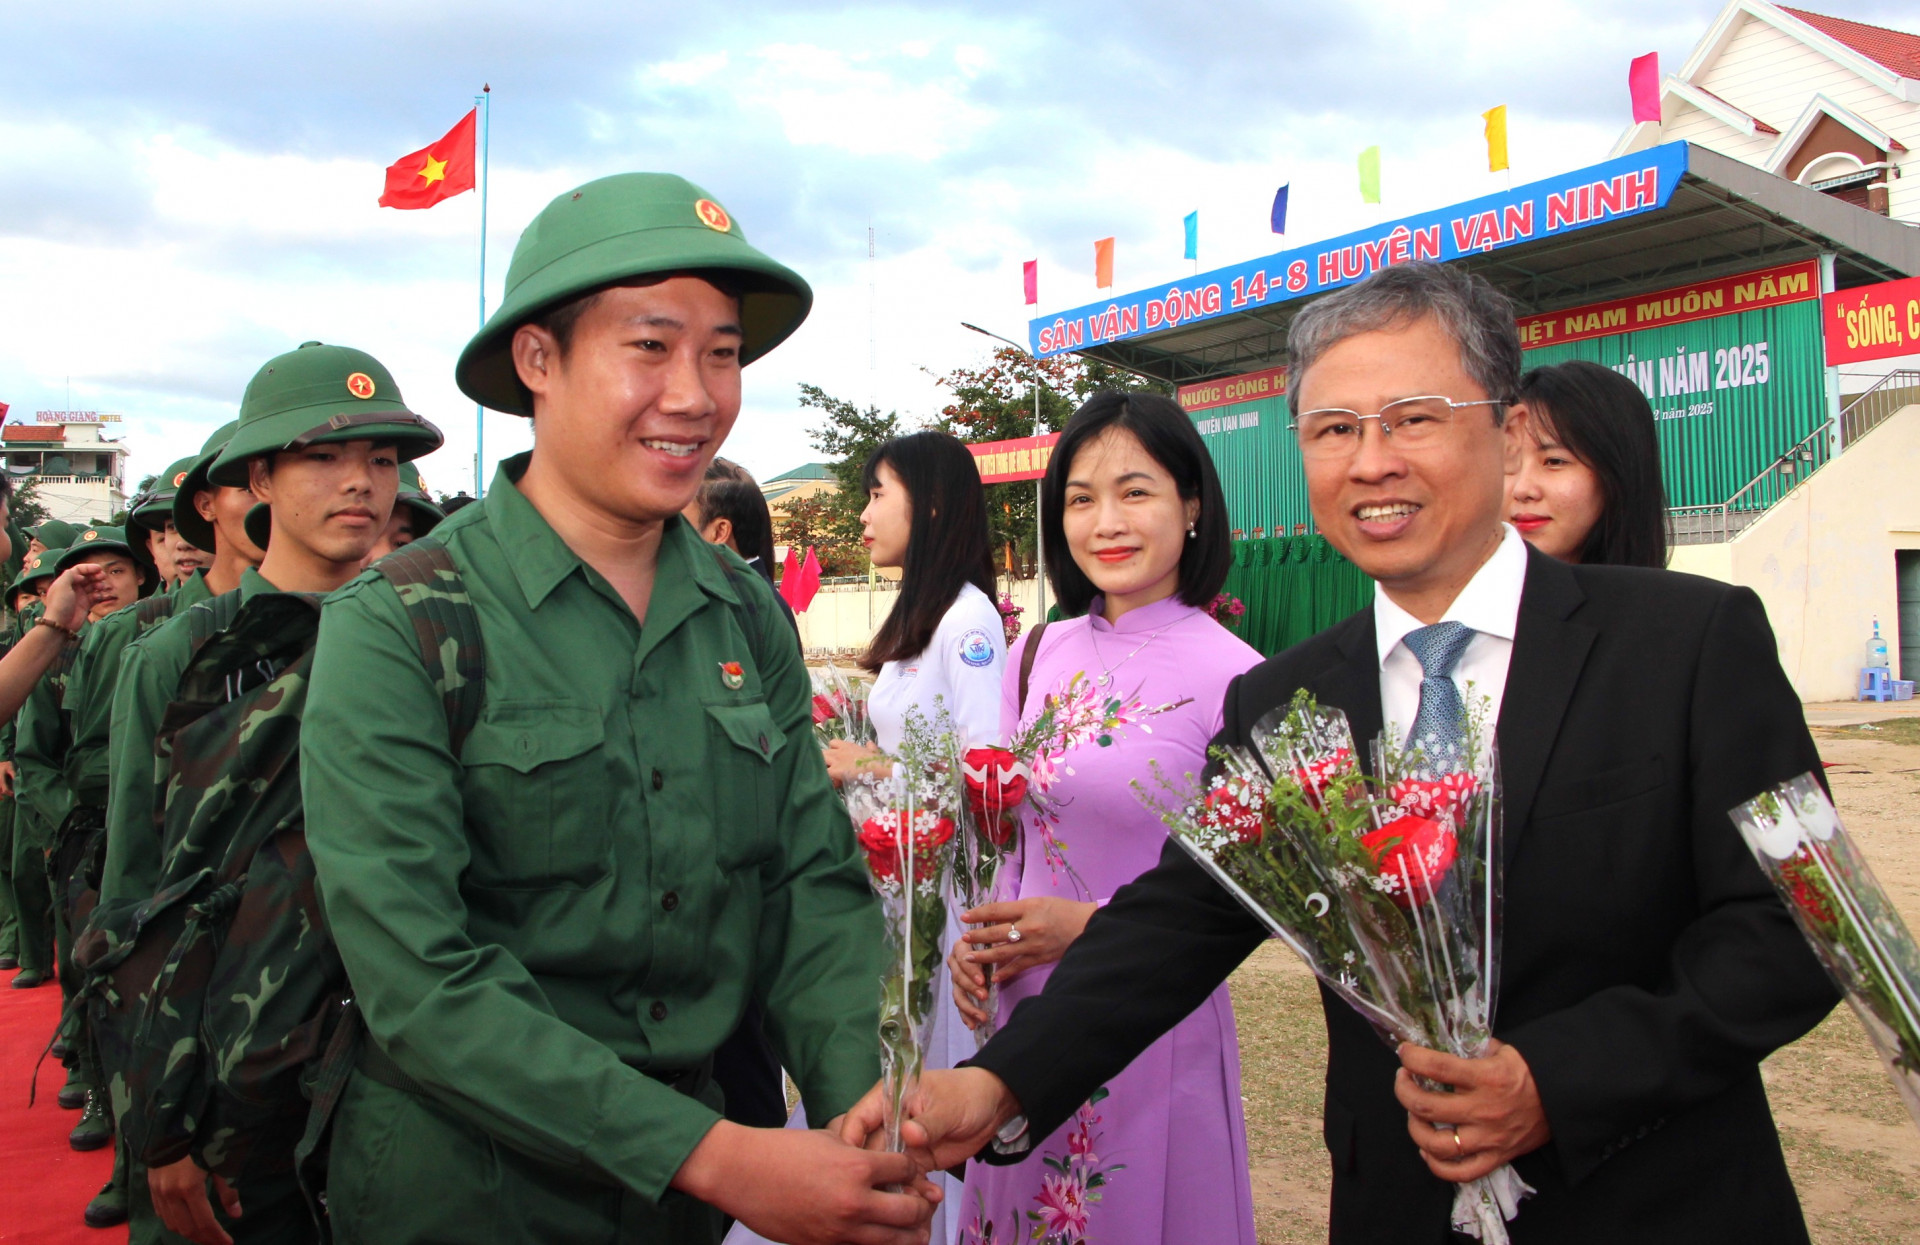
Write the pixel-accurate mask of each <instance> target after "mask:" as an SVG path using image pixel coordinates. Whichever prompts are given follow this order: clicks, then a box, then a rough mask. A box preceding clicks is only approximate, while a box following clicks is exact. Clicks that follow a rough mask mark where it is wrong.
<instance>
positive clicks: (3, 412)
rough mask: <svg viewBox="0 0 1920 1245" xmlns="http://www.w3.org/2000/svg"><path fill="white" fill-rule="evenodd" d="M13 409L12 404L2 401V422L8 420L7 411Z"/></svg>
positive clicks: (0, 411) (0, 407)
mask: <svg viewBox="0 0 1920 1245" xmlns="http://www.w3.org/2000/svg"><path fill="white" fill-rule="evenodd" d="M12 409H13V408H12V407H11V406H8V405H7V404H6V403H5V402H0V423H5V422H6V418H7V412H8V411H10V410H12Z"/></svg>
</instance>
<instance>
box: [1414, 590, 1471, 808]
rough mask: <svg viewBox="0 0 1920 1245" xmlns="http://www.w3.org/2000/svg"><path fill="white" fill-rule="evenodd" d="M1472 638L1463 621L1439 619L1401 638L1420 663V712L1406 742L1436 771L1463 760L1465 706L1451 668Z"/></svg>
mask: <svg viewBox="0 0 1920 1245" xmlns="http://www.w3.org/2000/svg"><path fill="white" fill-rule="evenodd" d="M1472 639H1473V628H1471V627H1469V626H1467V625H1466V624H1465V623H1457V622H1442V623H1435V624H1433V625H1432V626H1431V627H1421V628H1420V629H1419V630H1417V631H1409V632H1408V633H1407V635H1406V638H1405V639H1404V640H1403V641H1402V643H1404V644H1405V645H1406V646H1407V651H1408V652H1410V653H1412V654H1413V655H1414V657H1415V659H1416V660H1418V661H1419V663H1420V676H1421V677H1420V711H1419V712H1418V713H1416V714H1414V716H1413V730H1412V731H1411V732H1410V733H1409V734H1408V736H1407V742H1408V743H1410V744H1412V743H1417V744H1419V745H1420V747H1421V749H1422V750H1423V751H1424V752H1425V753H1426V757H1427V761H1428V762H1429V764H1431V765H1432V766H1434V768H1436V769H1439V770H1443V771H1444V770H1451V769H1455V768H1457V767H1458V766H1459V765H1460V764H1462V763H1464V761H1465V759H1466V745H1467V706H1466V702H1465V701H1463V700H1462V699H1461V698H1460V689H1459V688H1458V687H1455V686H1454V683H1453V668H1454V667H1455V666H1457V665H1459V664H1460V655H1461V654H1462V653H1464V652H1466V651H1467V643H1468V641H1470V640H1472Z"/></svg>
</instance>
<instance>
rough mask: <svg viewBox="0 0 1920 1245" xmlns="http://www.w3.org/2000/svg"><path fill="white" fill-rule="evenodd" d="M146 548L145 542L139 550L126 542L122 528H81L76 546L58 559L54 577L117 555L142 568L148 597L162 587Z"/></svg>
mask: <svg viewBox="0 0 1920 1245" xmlns="http://www.w3.org/2000/svg"><path fill="white" fill-rule="evenodd" d="M145 545H146V542H145V541H141V542H140V545H139V547H136V546H135V545H134V544H133V542H132V541H130V540H128V539H127V530H126V529H125V528H122V527H104V526H95V527H85V528H81V529H80V534H79V535H78V536H76V537H75V538H74V541H73V543H72V544H71V545H68V546H67V547H66V548H65V549H63V550H61V551H60V556H59V557H58V558H57V559H55V561H54V564H53V573H54V574H56V575H58V574H59V573H60V572H61V571H64V570H66V569H67V568H68V567H69V566H74V565H76V564H78V563H80V562H84V561H86V559H87V558H88V557H89V556H90V555H92V554H96V553H117V554H119V555H121V556H122V557H124V558H127V559H129V560H130V561H131V562H132V563H133V564H134V565H135V566H137V567H139V568H140V595H141V596H143V597H144V596H149V595H151V594H152V593H153V591H154V589H156V588H158V587H159V586H160V583H159V576H158V575H156V574H155V573H154V569H153V556H152V555H151V554H150V553H148V552H147V550H146V548H145Z"/></svg>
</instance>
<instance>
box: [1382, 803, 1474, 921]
mask: <svg viewBox="0 0 1920 1245" xmlns="http://www.w3.org/2000/svg"><path fill="white" fill-rule="evenodd" d="M1360 843H1361V845H1362V846H1363V847H1365V848H1366V849H1367V851H1368V852H1370V853H1371V854H1372V856H1373V863H1374V868H1375V869H1376V870H1377V871H1378V872H1379V875H1380V877H1381V878H1382V879H1383V880H1384V881H1385V882H1386V883H1387V887H1386V889H1387V891H1388V893H1389V894H1391V895H1392V896H1393V900H1394V902H1395V903H1397V904H1399V905H1400V906H1401V907H1403V908H1404V907H1407V906H1409V905H1410V904H1411V903H1412V902H1413V901H1414V900H1416V899H1417V900H1419V901H1420V902H1421V903H1425V902H1426V901H1427V900H1429V899H1431V898H1433V895H1432V888H1433V887H1436V886H1438V885H1439V884H1440V880H1441V879H1442V878H1444V877H1445V876H1446V875H1447V870H1448V869H1451V868H1452V867H1453V861H1454V856H1455V854H1456V852H1457V848H1456V847H1455V836H1454V833H1453V827H1452V826H1451V825H1450V824H1447V823H1445V822H1439V821H1434V820H1431V819H1430V818H1426V817H1416V816H1414V815H1413V814H1411V813H1409V814H1407V815H1405V816H1402V817H1398V818H1396V819H1394V820H1393V821H1390V822H1388V823H1387V824H1386V825H1384V826H1382V827H1380V828H1379V829H1378V830H1375V831H1373V832H1372V833H1371V834H1363V835H1361V836H1360ZM1402 864H1404V865H1405V866H1406V867H1405V869H1404V871H1403V870H1402V868H1401V866H1402ZM1409 887H1411V893H1409Z"/></svg>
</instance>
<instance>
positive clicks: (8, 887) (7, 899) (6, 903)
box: [0, 797, 20, 959]
mask: <svg viewBox="0 0 1920 1245" xmlns="http://www.w3.org/2000/svg"><path fill="white" fill-rule="evenodd" d="M9 955H10V956H13V957H14V958H16V959H18V958H19V956H20V913H19V910H18V909H17V908H16V907H15V905H14V902H13V800H12V798H11V797H8V798H5V799H0V958H4V957H6V956H9Z"/></svg>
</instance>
